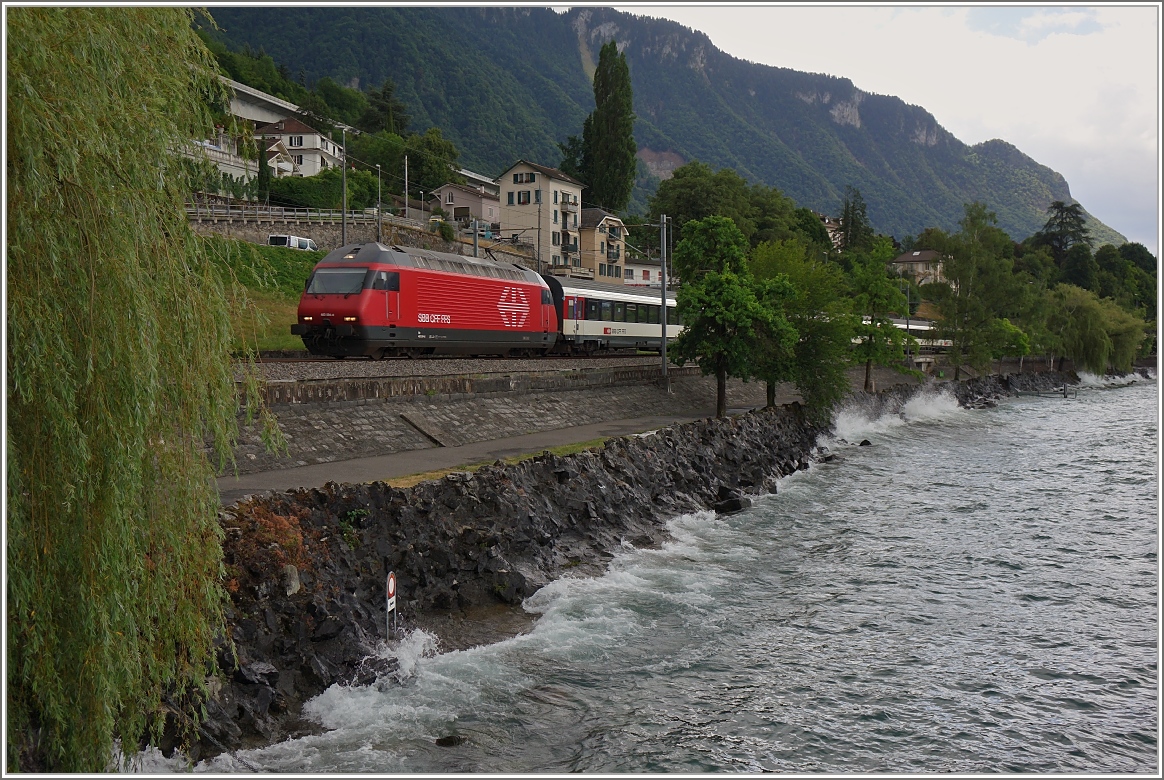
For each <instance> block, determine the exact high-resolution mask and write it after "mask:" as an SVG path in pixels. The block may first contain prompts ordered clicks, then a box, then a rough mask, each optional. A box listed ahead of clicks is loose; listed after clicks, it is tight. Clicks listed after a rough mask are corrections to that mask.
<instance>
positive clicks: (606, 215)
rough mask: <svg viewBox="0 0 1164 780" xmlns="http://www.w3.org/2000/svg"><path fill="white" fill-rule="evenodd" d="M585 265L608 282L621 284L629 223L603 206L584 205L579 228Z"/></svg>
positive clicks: (594, 274)
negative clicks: (601, 207) (623, 221)
mask: <svg viewBox="0 0 1164 780" xmlns="http://www.w3.org/2000/svg"><path fill="white" fill-rule="evenodd" d="M578 237H579V242H580V247H581V251H580V252H579V256H580V260H581V264H582V267H583V268H586V269H589V270H590V271H592V272H593V276H591V277H589V278H592V279H594V280H595V281H599V282H606V283H608V284H622V283H623V274H624V271H625V262H626V259H627V258H626V257H625V255H626V248H625V246H624V243H625V242H626V226H624V225H623V224H622V220H621V219H619V218H618V217H616V216H615V215H614V214H611V213H610V212H608V211H603V210H602V209H582V219H581V222H580V224H579V228H578Z"/></svg>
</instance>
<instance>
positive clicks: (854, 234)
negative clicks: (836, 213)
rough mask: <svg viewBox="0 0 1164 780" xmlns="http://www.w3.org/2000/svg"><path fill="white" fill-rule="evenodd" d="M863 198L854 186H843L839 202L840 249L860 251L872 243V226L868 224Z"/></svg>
mask: <svg viewBox="0 0 1164 780" xmlns="http://www.w3.org/2000/svg"><path fill="white" fill-rule="evenodd" d="M866 210H867V209H866V206H865V199H864V198H863V197H861V191H860V190H858V189H857V188H856V187H851V186H850V187H846V188H845V199H844V201H842V203H841V249H842V250H846V251H861V250H863V249H868V248H869V247H870V246H871V245H872V243H873V226H872V225H870V224H869V216H868V214H867V213H866Z"/></svg>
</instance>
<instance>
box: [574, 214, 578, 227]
mask: <svg viewBox="0 0 1164 780" xmlns="http://www.w3.org/2000/svg"><path fill="white" fill-rule="evenodd" d="M574 227H578V215H577V214H575V215H574Z"/></svg>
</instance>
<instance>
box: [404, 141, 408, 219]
mask: <svg viewBox="0 0 1164 780" xmlns="http://www.w3.org/2000/svg"><path fill="white" fill-rule="evenodd" d="M404 218H405V219H408V155H407V154H406V155H404Z"/></svg>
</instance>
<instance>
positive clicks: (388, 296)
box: [372, 271, 400, 324]
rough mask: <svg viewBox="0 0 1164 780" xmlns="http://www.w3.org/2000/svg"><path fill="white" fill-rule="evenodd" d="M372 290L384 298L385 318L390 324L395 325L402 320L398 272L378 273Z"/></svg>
mask: <svg viewBox="0 0 1164 780" xmlns="http://www.w3.org/2000/svg"><path fill="white" fill-rule="evenodd" d="M372 289H373V290H374V291H377V292H376V293H375V294H376V295H383V296H384V316H385V317H387V319H388V323H389V324H395V323H396V322H397V321H398V320H399V319H400V274H399V273H397V272H396V271H376V276H375V278H374V279H373V280H372Z"/></svg>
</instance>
